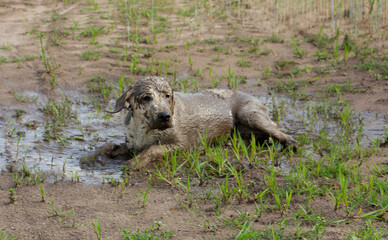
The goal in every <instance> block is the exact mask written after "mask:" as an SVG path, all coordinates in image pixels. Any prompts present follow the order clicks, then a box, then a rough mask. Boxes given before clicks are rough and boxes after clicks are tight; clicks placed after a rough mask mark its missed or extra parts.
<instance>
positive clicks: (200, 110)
mask: <svg viewBox="0 0 388 240" xmlns="http://www.w3.org/2000/svg"><path fill="white" fill-rule="evenodd" d="M126 103H128V104H129V106H128V107H127V109H128V114H127V116H126V118H125V121H124V122H125V126H126V128H125V134H126V138H127V147H128V148H129V149H131V150H135V151H141V153H140V154H139V155H138V156H137V157H136V159H133V160H131V161H130V162H129V164H130V165H131V166H132V167H133V168H142V167H144V166H146V165H147V164H148V163H150V162H151V161H154V160H159V159H161V158H163V154H164V152H165V151H171V150H173V149H176V148H180V149H191V148H192V147H194V146H195V145H198V144H200V143H201V136H203V135H204V134H206V137H207V139H216V138H218V137H221V136H225V135H230V134H231V133H232V132H233V130H234V129H237V130H238V131H239V132H240V134H241V136H242V137H243V138H246V139H250V138H251V134H252V133H253V134H255V136H256V139H261V140H262V139H267V138H268V137H270V136H271V137H272V138H274V139H276V140H278V141H279V142H281V143H282V144H284V145H292V146H297V145H298V144H299V143H298V141H296V140H295V139H294V138H292V137H291V136H289V135H287V134H284V133H282V132H281V131H279V129H278V128H277V125H276V124H275V123H274V122H273V121H272V120H271V119H270V118H269V116H268V113H267V110H266V108H265V107H264V106H263V104H262V103H261V102H260V101H259V100H258V99H257V98H255V97H253V96H250V95H248V94H245V93H242V92H238V91H232V90H228V89H212V90H208V91H205V92H201V93H190V94H188V93H180V92H173V90H172V87H171V84H170V82H169V81H168V80H166V79H164V78H161V77H147V78H145V79H143V80H140V81H138V82H137V83H136V84H134V85H133V86H131V87H130V88H129V89H128V90H127V91H126V92H125V93H124V94H123V95H122V96H121V97H120V98H119V99H117V101H116V106H115V111H114V112H119V111H121V110H122V109H124V108H126V107H125V105H126Z"/></svg>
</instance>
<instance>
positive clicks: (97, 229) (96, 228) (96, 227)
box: [92, 217, 102, 240]
mask: <svg viewBox="0 0 388 240" xmlns="http://www.w3.org/2000/svg"><path fill="white" fill-rule="evenodd" d="M92 225H93V229H94V232H95V233H96V237H97V239H98V240H101V239H102V235H101V226H100V219H98V217H97V220H96V221H94V220H92Z"/></svg>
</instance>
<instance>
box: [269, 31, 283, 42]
mask: <svg viewBox="0 0 388 240" xmlns="http://www.w3.org/2000/svg"><path fill="white" fill-rule="evenodd" d="M264 42H271V43H283V42H284V40H283V39H282V37H281V36H280V35H275V34H274V33H272V36H270V37H266V38H264Z"/></svg>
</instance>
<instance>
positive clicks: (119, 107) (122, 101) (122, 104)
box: [110, 86, 133, 113]
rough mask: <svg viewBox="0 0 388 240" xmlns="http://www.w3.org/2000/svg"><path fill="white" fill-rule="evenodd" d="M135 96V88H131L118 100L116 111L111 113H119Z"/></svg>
mask: <svg viewBox="0 0 388 240" xmlns="http://www.w3.org/2000/svg"><path fill="white" fill-rule="evenodd" d="M132 94H133V87H132V86H130V87H129V89H128V90H127V91H126V92H125V93H123V95H121V96H120V97H119V98H118V99H117V100H116V104H115V110H114V111H113V112H110V113H118V112H120V111H121V110H123V108H124V107H125V102H129V99H130V98H131V96H132Z"/></svg>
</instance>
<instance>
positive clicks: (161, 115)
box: [157, 112, 171, 123]
mask: <svg viewBox="0 0 388 240" xmlns="http://www.w3.org/2000/svg"><path fill="white" fill-rule="evenodd" d="M157 116H158V120H159V121H160V122H163V123H166V122H168V121H170V118H171V115H170V113H168V112H161V113H158V115H157Z"/></svg>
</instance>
